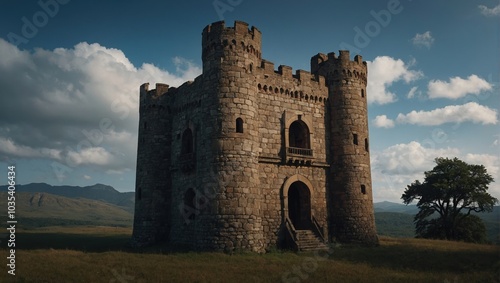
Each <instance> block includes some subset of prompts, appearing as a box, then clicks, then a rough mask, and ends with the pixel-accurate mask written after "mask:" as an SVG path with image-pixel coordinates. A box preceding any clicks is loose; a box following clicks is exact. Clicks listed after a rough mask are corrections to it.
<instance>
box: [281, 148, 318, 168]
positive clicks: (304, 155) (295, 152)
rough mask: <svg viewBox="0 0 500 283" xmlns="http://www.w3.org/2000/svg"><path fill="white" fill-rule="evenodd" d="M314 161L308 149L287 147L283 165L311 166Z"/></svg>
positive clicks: (311, 151)
mask: <svg viewBox="0 0 500 283" xmlns="http://www.w3.org/2000/svg"><path fill="white" fill-rule="evenodd" d="M313 159H314V155H313V150H312V149H310V148H299V147H287V148H286V151H285V163H287V164H290V165H297V166H299V165H302V166H304V165H311V164H312V162H313Z"/></svg>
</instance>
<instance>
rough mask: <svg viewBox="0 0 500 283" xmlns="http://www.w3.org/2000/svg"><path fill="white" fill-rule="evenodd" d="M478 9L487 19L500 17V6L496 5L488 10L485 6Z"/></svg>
mask: <svg viewBox="0 0 500 283" xmlns="http://www.w3.org/2000/svg"><path fill="white" fill-rule="evenodd" d="M478 8H479V10H480V11H481V14H483V15H485V16H487V17H495V16H499V15H500V4H498V5H496V6H495V7H493V8H488V7H486V6H484V5H479V6H478Z"/></svg>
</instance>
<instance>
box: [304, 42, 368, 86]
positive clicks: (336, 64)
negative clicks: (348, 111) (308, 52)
mask: <svg viewBox="0 0 500 283" xmlns="http://www.w3.org/2000/svg"><path fill="white" fill-rule="evenodd" d="M311 72H312V73H313V74H319V75H323V76H325V77H326V78H327V83H328V84H333V83H348V81H349V80H352V79H356V80H360V81H361V82H362V83H364V84H365V85H366V84H367V75H368V69H367V64H366V61H363V57H362V56H361V55H356V56H354V60H351V58H350V54H349V51H348V50H340V51H339V56H337V55H336V54H335V52H330V53H328V54H327V55H325V54H322V53H318V54H317V55H314V56H313V57H312V58H311Z"/></svg>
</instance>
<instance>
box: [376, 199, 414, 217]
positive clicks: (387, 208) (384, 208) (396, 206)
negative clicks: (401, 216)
mask: <svg viewBox="0 0 500 283" xmlns="http://www.w3.org/2000/svg"><path fill="white" fill-rule="evenodd" d="M373 210H374V211H375V212H398V213H409V214H417V212H418V208H417V206H416V205H405V204H401V203H395V202H389V201H383V202H376V203H374V204H373Z"/></svg>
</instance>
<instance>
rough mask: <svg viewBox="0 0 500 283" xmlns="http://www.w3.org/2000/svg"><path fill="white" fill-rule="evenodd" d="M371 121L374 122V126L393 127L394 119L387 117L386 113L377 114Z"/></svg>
mask: <svg viewBox="0 0 500 283" xmlns="http://www.w3.org/2000/svg"><path fill="white" fill-rule="evenodd" d="M373 123H374V124H375V127H377V128H387V129H388V128H393V127H394V121H393V120H391V119H389V118H387V116H386V115H379V116H377V117H375V119H373Z"/></svg>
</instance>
